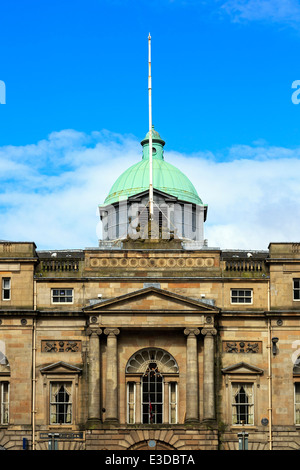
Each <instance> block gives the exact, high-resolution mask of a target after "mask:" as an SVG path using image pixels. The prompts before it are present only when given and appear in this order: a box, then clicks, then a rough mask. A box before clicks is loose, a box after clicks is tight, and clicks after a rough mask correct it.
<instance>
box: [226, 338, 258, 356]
mask: <svg viewBox="0 0 300 470" xmlns="http://www.w3.org/2000/svg"><path fill="white" fill-rule="evenodd" d="M223 352H225V353H232V354H238V353H246V354H256V353H261V352H262V342H261V341H223Z"/></svg>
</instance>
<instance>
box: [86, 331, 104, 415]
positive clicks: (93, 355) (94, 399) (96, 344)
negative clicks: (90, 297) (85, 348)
mask: <svg viewBox="0 0 300 470" xmlns="http://www.w3.org/2000/svg"><path fill="white" fill-rule="evenodd" d="M101 333H102V331H101V330H100V329H99V328H95V329H93V328H88V330H87V334H88V335H89V336H90V340H89V375H88V384H89V394H88V420H89V421H90V422H91V421H93V422H100V421H101V414H100V339H99V335H100V334H101Z"/></svg>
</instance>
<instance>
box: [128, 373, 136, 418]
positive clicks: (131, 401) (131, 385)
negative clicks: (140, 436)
mask: <svg viewBox="0 0 300 470" xmlns="http://www.w3.org/2000/svg"><path fill="white" fill-rule="evenodd" d="M127 423H128V424H134V423H135V382H128V383H127Z"/></svg>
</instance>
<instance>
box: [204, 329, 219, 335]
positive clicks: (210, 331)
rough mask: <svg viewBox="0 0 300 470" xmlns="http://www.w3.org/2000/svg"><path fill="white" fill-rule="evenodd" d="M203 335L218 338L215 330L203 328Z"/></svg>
mask: <svg viewBox="0 0 300 470" xmlns="http://www.w3.org/2000/svg"><path fill="white" fill-rule="evenodd" d="M201 334H202V335H203V336H216V334H217V330H216V329H215V328H202V330H201Z"/></svg>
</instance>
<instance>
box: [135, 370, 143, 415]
mask: <svg viewBox="0 0 300 470" xmlns="http://www.w3.org/2000/svg"><path fill="white" fill-rule="evenodd" d="M135 407H136V409H135V422H136V424H140V423H141V422H142V421H141V419H142V418H141V379H140V378H138V379H137V381H136V389H135Z"/></svg>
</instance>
